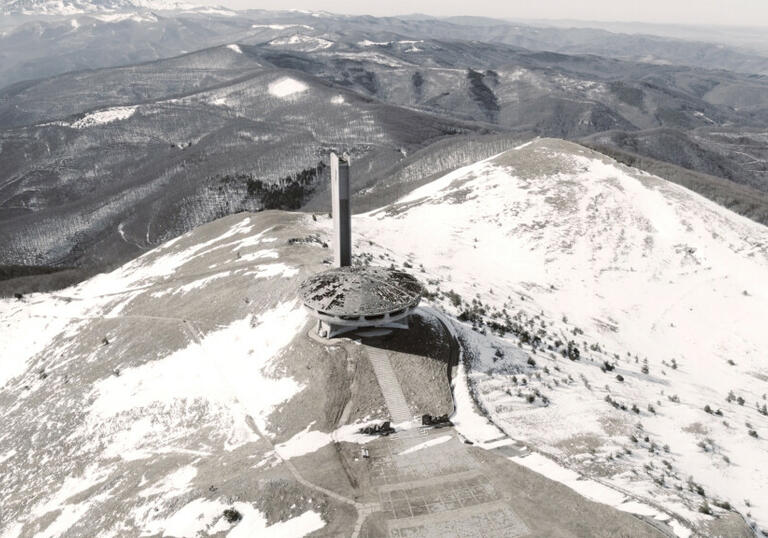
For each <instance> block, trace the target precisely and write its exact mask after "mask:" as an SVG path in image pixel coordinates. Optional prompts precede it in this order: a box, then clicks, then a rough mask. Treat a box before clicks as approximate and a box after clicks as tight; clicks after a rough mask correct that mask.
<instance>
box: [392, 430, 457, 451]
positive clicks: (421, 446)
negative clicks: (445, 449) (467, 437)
mask: <svg viewBox="0 0 768 538" xmlns="http://www.w3.org/2000/svg"><path fill="white" fill-rule="evenodd" d="M451 439H453V436H452V435H441V436H440V437H435V438H434V439H430V440H429V441H424V442H423V443H419V444H418V445H415V446H412V447H410V448H406V449H405V450H403V451H402V452H400V453H399V454H398V456H405V455H406V454H413V453H414V452H418V451H419V450H422V449H425V448H429V447H431V446H436V445H441V444H443V443H445V442H447V441H450V440H451Z"/></svg>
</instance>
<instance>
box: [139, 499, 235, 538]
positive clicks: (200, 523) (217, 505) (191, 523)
mask: <svg viewBox="0 0 768 538" xmlns="http://www.w3.org/2000/svg"><path fill="white" fill-rule="evenodd" d="M226 508H227V505H225V504H223V503H222V502H221V501H219V500H208V499H195V500H193V501H191V502H189V503H187V504H185V505H184V506H183V507H182V508H181V509H180V510H178V511H176V512H175V513H174V514H173V515H171V516H170V517H168V518H166V519H156V520H153V521H150V522H148V523H146V524H145V526H144V532H145V533H146V534H159V533H162V535H163V536H188V537H193V536H198V535H200V534H201V533H203V532H205V531H206V530H207V529H208V528H209V527H211V526H213V524H214V522H215V521H216V520H217V519H218V518H219V517H221V514H222V513H223V512H224V510H225V509H226ZM206 534H207V533H206Z"/></svg>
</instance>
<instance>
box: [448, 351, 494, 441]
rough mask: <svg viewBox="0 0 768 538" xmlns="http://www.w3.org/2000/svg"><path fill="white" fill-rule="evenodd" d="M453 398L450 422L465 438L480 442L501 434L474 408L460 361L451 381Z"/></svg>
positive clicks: (490, 439)
mask: <svg viewBox="0 0 768 538" xmlns="http://www.w3.org/2000/svg"><path fill="white" fill-rule="evenodd" d="M453 399H454V403H455V406H456V410H455V411H454V413H453V415H452V416H451V422H453V425H454V427H455V428H456V430H457V431H458V432H459V433H460V434H461V435H462V436H464V437H465V438H466V439H469V440H470V441H472V442H473V443H476V444H482V443H486V442H488V441H493V440H496V439H498V438H499V436H501V435H502V432H501V431H499V429H498V428H497V427H496V426H494V425H493V424H492V423H491V422H490V421H489V420H488V419H487V418H485V417H484V416H483V415H481V414H480V412H479V411H477V410H476V407H475V402H474V401H473V400H472V396H471V395H470V393H469V387H468V385H467V377H466V373H465V371H464V364H462V363H461V362H460V363H459V366H458V368H457V372H456V377H455V378H454V381H453Z"/></svg>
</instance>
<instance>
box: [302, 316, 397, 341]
mask: <svg viewBox="0 0 768 538" xmlns="http://www.w3.org/2000/svg"><path fill="white" fill-rule="evenodd" d="M408 326H409V325H408V318H407V317H405V318H401V319H399V320H397V321H390V322H388V323H380V324H376V325H336V324H333V323H328V322H326V321H323V320H318V322H317V334H318V336H320V337H321V338H327V339H330V338H336V337H337V336H341V335H342V334H347V333H351V332H358V331H376V332H379V331H380V330H385V331H388V332H391V331H392V330H394V329H406V330H407V329H408ZM379 334H383V333H379Z"/></svg>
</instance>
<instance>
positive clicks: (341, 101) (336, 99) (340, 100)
mask: <svg viewBox="0 0 768 538" xmlns="http://www.w3.org/2000/svg"><path fill="white" fill-rule="evenodd" d="M331 103H332V104H334V105H341V104H344V96H343V95H334V96H333V97H331Z"/></svg>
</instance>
